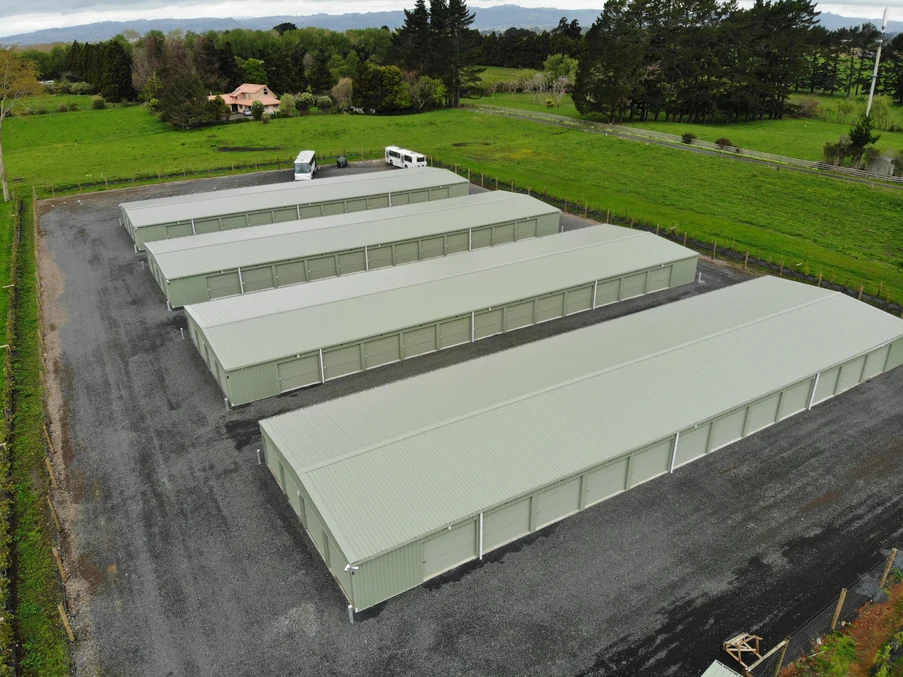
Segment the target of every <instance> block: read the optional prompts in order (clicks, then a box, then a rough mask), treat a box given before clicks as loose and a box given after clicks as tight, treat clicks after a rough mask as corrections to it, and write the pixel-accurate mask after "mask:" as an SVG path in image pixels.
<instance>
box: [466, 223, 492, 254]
mask: <svg viewBox="0 0 903 677" xmlns="http://www.w3.org/2000/svg"><path fill="white" fill-rule="evenodd" d="M491 246H492V228H475V229H474V230H473V231H472V232H471V235H470V248H471V249H483V248H484V247H491Z"/></svg>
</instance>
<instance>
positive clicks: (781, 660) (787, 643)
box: [774, 637, 790, 677]
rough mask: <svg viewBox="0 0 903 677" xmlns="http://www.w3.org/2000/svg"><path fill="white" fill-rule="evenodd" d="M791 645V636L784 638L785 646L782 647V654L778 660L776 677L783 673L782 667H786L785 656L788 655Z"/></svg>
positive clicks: (775, 669)
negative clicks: (788, 648)
mask: <svg viewBox="0 0 903 677" xmlns="http://www.w3.org/2000/svg"><path fill="white" fill-rule="evenodd" d="M788 646H790V638H789V637H787V638H785V639H784V646H783V648H781V655H780V656H778V662H777V664H776V665H775V668H774V677H778V675H780V674H781V668H782V667H784V657H785V656H786V655H787V647H788Z"/></svg>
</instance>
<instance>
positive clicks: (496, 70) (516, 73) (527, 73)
mask: <svg viewBox="0 0 903 677" xmlns="http://www.w3.org/2000/svg"><path fill="white" fill-rule="evenodd" d="M480 68H485V69H486V70H485V71H483V72H482V73H480V82H481V83H482V85H483V86H484V87H485V86H488V85H492V84H495V83H497V82H517V81H518V80H520V79H522V78H532V77H533V76H534V75H535V74H536V73H538V72H539V71H537V70H533V69H532V68H501V67H500V66H480Z"/></svg>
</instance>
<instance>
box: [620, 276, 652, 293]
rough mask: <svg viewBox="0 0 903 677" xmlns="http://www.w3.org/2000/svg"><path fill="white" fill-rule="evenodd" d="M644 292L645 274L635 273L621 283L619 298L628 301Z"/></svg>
mask: <svg viewBox="0 0 903 677" xmlns="http://www.w3.org/2000/svg"><path fill="white" fill-rule="evenodd" d="M645 291H646V273H637V274H636V275H630V276H628V277H625V278H624V279H623V280H622V281H621V298H622V299H630V298H633V297H634V296H640V295H641V294H643V293H645Z"/></svg>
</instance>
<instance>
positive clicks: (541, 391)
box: [260, 277, 903, 610]
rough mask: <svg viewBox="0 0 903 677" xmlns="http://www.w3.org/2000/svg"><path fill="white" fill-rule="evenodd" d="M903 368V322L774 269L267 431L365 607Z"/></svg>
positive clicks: (330, 559) (323, 547)
mask: <svg viewBox="0 0 903 677" xmlns="http://www.w3.org/2000/svg"><path fill="white" fill-rule="evenodd" d="M901 364H903V321H901V320H899V319H897V318H895V317H893V316H891V315H888V314H885V313H883V312H881V311H878V310H876V309H874V308H872V307H870V306H868V305H866V304H864V303H860V302H857V301H856V300H854V299H852V298H850V297H847V296H845V295H843V294H839V293H836V292H831V291H827V290H824V289H819V288H816V287H811V286H804V285H801V284H797V283H794V282H788V281H786V280H780V279H777V278H773V277H765V278H760V279H757V280H754V281H750V282H745V283H742V284H738V285H735V286H731V287H727V288H725V289H721V290H718V291H713V292H710V293H707V294H702V295H699V296H695V297H692V298H689V299H685V300H682V301H678V302H675V303H671V304H666V305H662V306H659V307H656V308H653V309H651V310H646V311H643V312H640V313H635V314H632V315H628V316H625V317H622V318H619V319H616V320H612V321H610V322H605V323H602V324H598V325H594V326H591V327H588V328H585V329H580V330H577V331H573V332H569V333H566V334H562V335H559V336H556V337H553V338H549V339H545V340H542V341H537V342H534V343H530V344H527V345H524V346H521V347H519V348H514V349H511V350H507V351H504V352H500V353H495V354H493V355H490V356H488V357H484V358H482V359H478V360H473V361H470V362H465V363H462V364H458V365H455V366H451V367H447V368H445V369H440V370H437V371H433V372H429V373H427V374H424V375H421V376H417V377H414V378H411V379H407V380H404V381H399V382H396V383H392V384H389V385H386V386H382V387H379V388H374V389H372V390H368V391H365V392H361V393H357V394H355V395H351V396H348V397H344V398H340V399H337V400H332V401H329V402H325V403H322V404H317V405H314V406H311V407H308V408H305V409H302V410H299V411H294V412H290V413H287V414H283V415H281V416H276V417H273V418H268V419H265V420H262V421H261V422H260V428H261V431H262V435H263V443H264V447H265V452H266V462H267V464H268V465H269V467H270V469H271V471H272V473H273V475H274V476H275V478H276V481H277V482H278V484H279V487H280V488H281V489H282V491H284V492H285V494H286V495H287V498H288V501H289V502H290V504H291V506H292V508H293V509H294V511H295V512H296V513H297V514H298V516H299V518H300V519H301V521H302V522H303V524H304V526H305V528H306V529H307V531H308V533H309V535H310V538H311V540H312V541H313V543H314V544H315V546H316V548H317V550H318V551H319V553H320V554H321V556H322V557H323V560H324V561H325V563H326V566H327V567H328V568H329V570H330V571H331V572H332V574H333V576H334V577H335V579H336V580H337V581H338V583H339V585H340V586H341V589H342V591H343V592H344V594H345V596H346V597H347V598H348V600H349V601H350V603H351V604H352V605H353V607H354V609H357V610H360V609H366V608H368V607H370V606H373V605H374V604H378V603H379V602H382V601H384V600H386V599H389V598H390V597H392V596H394V595H397V594H399V593H401V592H403V591H405V590H408V589H410V588H413V587H416V586H418V585H420V584H421V583H422V582H424V581H427V580H429V579H431V578H433V577H435V576H438V575H440V574H442V573H443V572H446V571H449V570H451V569H454V568H455V567H457V566H459V565H461V564H464V563H465V562H468V561H471V560H476V559H481V558H482V557H483V556H484V554H485V553H487V552H489V551H491V550H493V549H495V548H498V547H500V546H502V545H504V544H505V543H508V542H511V541H514V540H516V539H519V538H521V537H523V536H525V535H527V534H529V533H531V532H535V531H537V530H538V529H542V528H543V527H544V526H546V525H548V524H551V523H553V522H556V521H557V520H561V519H563V518H565V517H567V516H568V515H571V514H573V513H576V512H578V511H580V510H583V509H585V508H587V507H589V506H591V505H593V504H595V503H598V502H600V501H603V500H605V499H607V498H610V497H612V496H614V495H616V494H619V493H621V492H623V491H626V490H628V489H631V488H633V487H635V486H637V485H639V484H641V483H643V482H647V481H649V480H651V479H653V478H655V477H657V476H659V475H662V474H665V473H668V472H669V471H673V470H674V469H675V468H677V467H679V466H681V465H684V464H686V463H689V462H691V461H693V460H695V459H698V458H700V457H701V456H703V455H705V454H708V453H711V452H713V451H715V450H718V449H720V448H722V447H725V446H727V445H729V444H731V443H733V442H735V441H737V440H740V439H741V438H744V437H747V436H748V435H752V434H753V433H756V432H758V431H760V430H762V429H763V428H766V427H768V426H771V425H773V424H775V423H778V422H780V421H783V420H785V419H787V418H788V417H790V416H793V415H795V414H798V413H800V412H804V411H806V410H807V409H809V408H811V407H812V406H813V405H817V404H819V403H820V402H824V401H825V400H827V399H829V398H831V397H834V396H836V395H839V394H841V393H843V392H844V391H846V390H848V389H850V388H852V387H854V386H856V385H858V384H860V383H863V382H865V381H868V380H869V379H872V378H875V377H877V376H879V375H880V374H882V373H884V372H886V371H888V370H891V369H894V368H896V367H899V366H900V365H901ZM352 574H353V575H352Z"/></svg>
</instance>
